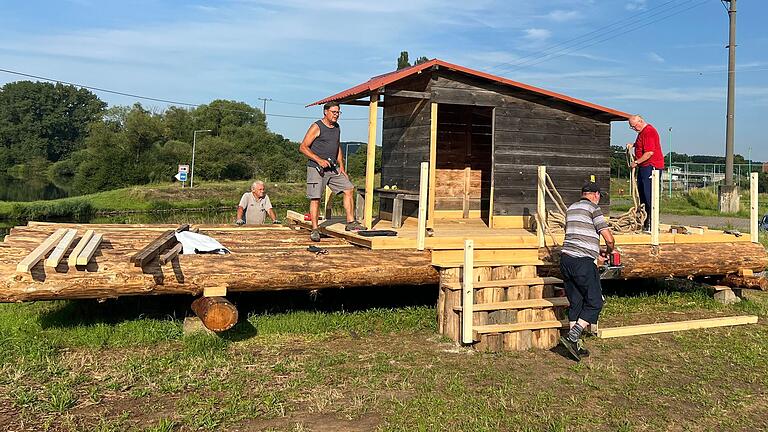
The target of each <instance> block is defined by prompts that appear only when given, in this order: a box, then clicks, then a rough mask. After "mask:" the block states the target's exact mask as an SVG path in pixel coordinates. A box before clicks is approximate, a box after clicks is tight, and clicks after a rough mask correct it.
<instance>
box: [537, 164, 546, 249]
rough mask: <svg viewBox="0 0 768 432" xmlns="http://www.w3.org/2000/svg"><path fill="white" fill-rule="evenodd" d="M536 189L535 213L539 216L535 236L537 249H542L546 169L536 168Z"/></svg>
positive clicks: (543, 167) (542, 167)
mask: <svg viewBox="0 0 768 432" xmlns="http://www.w3.org/2000/svg"><path fill="white" fill-rule="evenodd" d="M537 173H538V176H537V178H538V188H537V193H536V213H538V215H539V220H538V223H537V224H536V235H537V236H538V237H539V247H540V248H543V247H544V246H545V244H544V226H543V225H544V223H545V222H546V220H547V206H546V201H545V199H546V192H545V190H544V188H545V187H546V178H547V167H545V166H543V165H542V166H539V168H538V171H537Z"/></svg>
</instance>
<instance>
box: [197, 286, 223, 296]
mask: <svg viewBox="0 0 768 432" xmlns="http://www.w3.org/2000/svg"><path fill="white" fill-rule="evenodd" d="M226 295H227V286H226V285H219V286H210V287H205V288H203V297H225V296H226Z"/></svg>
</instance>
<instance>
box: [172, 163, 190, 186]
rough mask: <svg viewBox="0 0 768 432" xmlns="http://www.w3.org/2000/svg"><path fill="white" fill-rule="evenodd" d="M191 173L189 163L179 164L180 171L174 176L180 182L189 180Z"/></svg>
mask: <svg viewBox="0 0 768 432" xmlns="http://www.w3.org/2000/svg"><path fill="white" fill-rule="evenodd" d="M188 175H189V165H179V172H178V173H177V174H176V175H175V176H174V177H176V179H177V180H179V181H180V182H185V181H187V176H188Z"/></svg>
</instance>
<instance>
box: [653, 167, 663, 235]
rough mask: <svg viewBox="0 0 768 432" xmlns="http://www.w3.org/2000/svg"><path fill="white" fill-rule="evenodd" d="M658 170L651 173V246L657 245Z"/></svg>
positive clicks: (659, 192)
mask: <svg viewBox="0 0 768 432" xmlns="http://www.w3.org/2000/svg"><path fill="white" fill-rule="evenodd" d="M659 181H661V179H660V178H659V170H653V171H651V245H653V246H658V245H659V198H660V195H661V191H660V188H659Z"/></svg>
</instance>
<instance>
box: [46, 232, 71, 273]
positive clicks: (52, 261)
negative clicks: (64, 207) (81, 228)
mask: <svg viewBox="0 0 768 432" xmlns="http://www.w3.org/2000/svg"><path fill="white" fill-rule="evenodd" d="M76 236H77V230H76V229H73V228H70V229H68V230H67V233H66V234H64V237H62V238H61V241H59V244H58V246H56V249H54V250H53V253H51V256H49V257H48V259H47V260H45V266H46V267H54V268H55V267H56V266H58V265H59V263H60V262H61V259H62V258H63V257H64V254H65V253H67V250H68V249H69V247H70V246H71V245H72V242H74V241H75V237H76Z"/></svg>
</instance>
